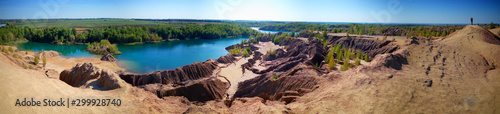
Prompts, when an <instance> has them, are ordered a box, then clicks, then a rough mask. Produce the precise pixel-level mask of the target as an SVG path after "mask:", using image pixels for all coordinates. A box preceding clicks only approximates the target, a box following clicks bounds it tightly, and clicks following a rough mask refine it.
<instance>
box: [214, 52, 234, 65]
mask: <svg viewBox="0 0 500 114" xmlns="http://www.w3.org/2000/svg"><path fill="white" fill-rule="evenodd" d="M235 60H236V58H234V56H233V55H231V54H227V55H224V56H220V57H219V58H218V59H217V62H219V63H223V64H227V63H233V62H234V61H235Z"/></svg>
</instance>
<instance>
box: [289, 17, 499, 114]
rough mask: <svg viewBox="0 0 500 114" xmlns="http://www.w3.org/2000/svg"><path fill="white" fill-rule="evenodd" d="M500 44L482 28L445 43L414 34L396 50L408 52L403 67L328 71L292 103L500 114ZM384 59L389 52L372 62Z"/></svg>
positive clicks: (303, 107)
mask: <svg viewBox="0 0 500 114" xmlns="http://www.w3.org/2000/svg"><path fill="white" fill-rule="evenodd" d="M498 42H500V41H499V40H498V37H496V36H495V35H493V34H492V33H491V32H489V31H487V30H485V29H482V28H480V27H479V26H466V27H465V28H464V29H462V30H460V31H457V32H455V33H454V34H451V35H449V36H447V37H446V38H445V39H444V40H443V41H429V40H427V39H418V38H412V39H410V40H409V41H408V45H407V46H406V47H405V49H403V50H400V51H397V52H395V53H403V55H407V56H406V59H407V61H408V65H403V66H402V69H401V70H395V69H392V68H387V67H384V66H376V65H377V63H374V62H377V61H373V62H372V64H371V65H366V66H360V67H355V68H353V69H350V70H348V71H346V72H340V73H330V74H329V75H327V76H326V79H328V80H330V81H326V82H324V83H321V84H318V85H319V86H320V87H319V88H318V89H316V90H315V91H313V92H311V93H308V94H306V95H304V96H303V97H300V98H298V99H297V101H296V102H293V103H291V104H289V105H288V107H289V108H291V110H292V111H293V112H297V113H315V112H326V113H401V112H402V113H499V112H500V110H499V109H500V96H499V95H500V89H499V88H500V69H498V60H499V59H498V56H499V54H498V53H499V52H500V46H499V44H498ZM395 53H392V54H395ZM380 57H386V56H381V55H378V56H376V57H375V58H374V60H377V59H383V58H380ZM495 57H496V58H495Z"/></svg>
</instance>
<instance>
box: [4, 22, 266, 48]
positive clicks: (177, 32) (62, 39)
mask: <svg viewBox="0 0 500 114" xmlns="http://www.w3.org/2000/svg"><path fill="white" fill-rule="evenodd" d="M255 33H257V31H255V30H252V29H250V28H243V27H239V26H236V25H231V24H223V23H222V24H203V25H200V24H191V25H184V26H181V27H173V26H169V25H156V26H121V27H113V26H108V27H104V28H91V29H87V30H83V31H80V32H79V31H77V30H76V29H75V28H66V27H47V28H39V29H34V28H31V27H29V26H15V25H14V24H7V25H6V26H3V27H0V34H1V36H0V37H1V38H0V43H1V44H6V43H10V42H13V41H18V40H23V39H26V40H29V41H34V42H41V43H55V44H83V43H92V42H100V41H101V40H103V39H107V40H109V42H111V43H117V44H127V43H142V42H161V41H167V40H184V39H196V38H201V39H217V38H224V37H239V36H249V35H252V34H255Z"/></svg>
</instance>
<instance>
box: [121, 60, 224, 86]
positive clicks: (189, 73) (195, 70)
mask: <svg viewBox="0 0 500 114" xmlns="http://www.w3.org/2000/svg"><path fill="white" fill-rule="evenodd" d="M217 64H218V63H217V62H216V61H214V60H212V59H210V60H207V61H205V62H203V63H193V64H189V65H185V66H182V67H179V68H177V69H174V70H164V71H156V72H152V73H145V74H120V77H121V78H122V79H123V80H125V81H126V82H127V83H129V84H132V85H133V86H141V85H146V84H156V83H158V84H180V83H182V82H185V81H191V80H197V79H200V78H205V77H209V76H211V75H212V73H213V71H214V70H215V69H216V68H217V67H218V66H217Z"/></svg>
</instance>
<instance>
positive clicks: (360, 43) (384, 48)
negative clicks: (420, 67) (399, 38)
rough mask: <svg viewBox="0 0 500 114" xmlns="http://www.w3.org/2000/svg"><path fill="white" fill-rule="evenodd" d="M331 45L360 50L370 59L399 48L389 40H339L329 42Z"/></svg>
mask: <svg viewBox="0 0 500 114" xmlns="http://www.w3.org/2000/svg"><path fill="white" fill-rule="evenodd" d="M330 43H331V44H333V43H335V44H340V45H342V46H345V47H346V48H352V49H356V50H358V49H360V50H363V52H365V53H367V54H368V56H370V58H373V57H375V55H378V54H384V53H392V52H394V51H396V50H398V49H400V48H401V47H400V46H399V45H397V44H395V43H392V41H389V40H371V39H361V38H345V37H344V38H340V39H339V40H337V41H335V42H330Z"/></svg>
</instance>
